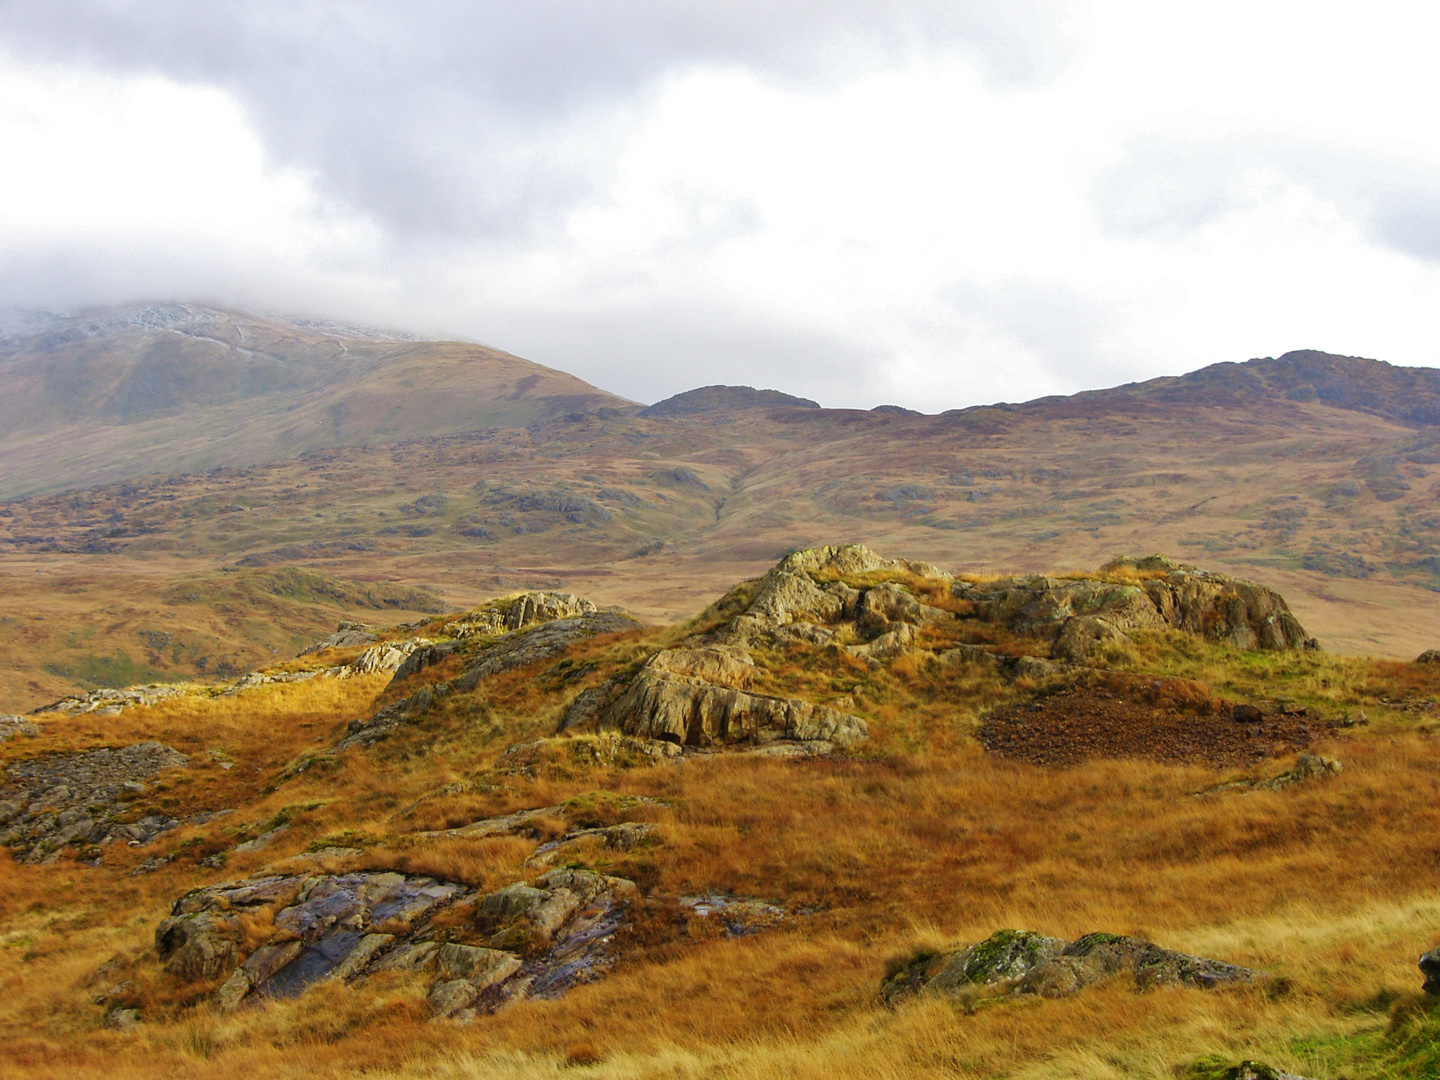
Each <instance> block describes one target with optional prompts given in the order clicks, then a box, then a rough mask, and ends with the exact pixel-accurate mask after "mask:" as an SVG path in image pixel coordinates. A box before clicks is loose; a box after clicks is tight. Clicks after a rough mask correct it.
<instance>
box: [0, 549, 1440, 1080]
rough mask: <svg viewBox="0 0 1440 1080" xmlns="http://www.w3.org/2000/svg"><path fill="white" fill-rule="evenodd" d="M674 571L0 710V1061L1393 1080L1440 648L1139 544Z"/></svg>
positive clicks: (1416, 1049)
mask: <svg viewBox="0 0 1440 1080" xmlns="http://www.w3.org/2000/svg"><path fill="white" fill-rule="evenodd" d="M956 569H963V568H958V567H957V568H956ZM711 599H712V602H711V603H710V604H709V605H708V606H706V607H705V609H704V610H703V611H701V612H700V613H699V614H695V615H692V616H691V617H689V618H687V619H685V620H682V621H681V622H679V623H676V624H673V625H655V624H645V623H642V622H640V621H637V620H634V619H632V618H631V617H630V616H628V615H627V614H626V613H624V612H621V611H617V610H613V609H611V610H606V609H603V608H601V607H599V606H598V605H596V604H594V603H593V602H591V601H589V600H588V599H586V598H584V597H582V596H577V595H573V594H562V593H554V592H531V593H525V594H518V595H511V596H507V597H500V598H496V599H492V600H489V601H486V602H485V603H482V604H478V605H476V606H474V607H473V608H471V609H468V610H464V611H455V612H449V613H445V614H441V615H434V616H429V617H425V618H422V619H420V620H418V621H412V622H408V623H404V624H401V625H396V626H389V627H385V626H375V627H371V628H370V629H368V630H366V629H361V628H357V627H353V626H347V627H344V628H342V629H341V630H340V631H339V632H337V633H336V634H334V635H333V636H331V637H328V638H326V639H324V640H322V641H320V642H317V643H316V646H315V647H314V648H311V649H308V650H306V651H305V652H304V653H302V654H301V655H300V656H298V657H296V658H293V659H287V660H284V661H280V662H275V663H271V664H268V665H266V666H265V667H264V668H263V669H262V670H260V671H257V672H253V673H251V674H249V675H246V676H245V677H243V678H235V677H233V676H232V677H229V678H226V679H222V680H206V681H202V682H197V683H192V684H185V685H179V686H172V687H168V688H156V687H143V688H137V689H135V690H133V691H131V692H130V693H129V694H128V696H126V695H116V694H113V693H112V694H108V695H107V694H94V695H90V696H88V697H85V698H76V699H72V700H69V701H63V702H59V703H57V704H56V705H54V706H52V707H51V708H49V709H47V710H45V711H43V712H40V713H38V714H36V715H34V716H31V717H27V718H7V719H5V720H0V843H3V844H4V845H5V846H6V847H7V848H8V850H9V853H10V856H11V859H10V860H9V861H3V862H0V942H3V943H4V948H3V949H0V980H3V983H4V985H5V986H6V987H7V989H8V992H7V994H6V995H4V997H3V1001H0V1036H3V1039H4V1044H5V1052H4V1054H5V1061H6V1074H7V1075H13V1076H16V1077H25V1078H30V1077H54V1076H60V1075H64V1076H67V1077H90V1076H96V1077H99V1076H104V1077H132V1076H133V1077H139V1076H153V1075H162V1074H163V1075H183V1076H190V1077H195V1078H197V1080H199V1078H206V1077H222V1076H230V1075H234V1074H236V1073H237V1072H240V1073H248V1074H252V1075H264V1076H273V1077H291V1076H295V1077H298V1076H306V1077H313V1076H321V1077H329V1076H335V1077H340V1076H352V1075H355V1074H356V1073H358V1072H364V1073H365V1074H366V1075H373V1076H379V1077H390V1078H397V1080H398V1078H401V1077H417V1078H418V1077H447V1078H457V1080H458V1078H460V1077H479V1076H485V1077H497V1076H498V1077H517V1078H519V1077H535V1076H552V1075H555V1076H558V1075H582V1074H584V1075H590V1074H594V1075H602V1076H614V1077H637V1078H639V1077H643V1078H651V1077H657V1078H658V1077H662V1076H676V1075H680V1076H706V1075H744V1076H747V1077H759V1078H762V1080H764V1078H768V1077H789V1078H795V1077H799V1078H809V1077H816V1078H818V1077H826V1078H829V1080H835V1078H841V1080H844V1078H849V1077H866V1078H869V1077H874V1076H877V1075H878V1076H909V1075H921V1074H923V1075H934V1074H944V1075H953V1076H959V1077H963V1078H976V1080H978V1078H980V1077H993V1076H1000V1075H1003V1076H1009V1077H1015V1078H1017V1080H1039V1078H1042V1077H1055V1076H1064V1077H1072V1078H1075V1080H1121V1078H1129V1077H1137V1078H1138V1077H1146V1078H1153V1077H1178V1078H1181V1080H1243V1078H1247V1077H1249V1078H1264V1077H1274V1076H1280V1075H1286V1074H1288V1075H1293V1076H1301V1077H1309V1078H1312V1080H1338V1078H1340V1077H1351V1078H1354V1080H1381V1078H1388V1077H1422V1076H1430V1075H1433V1068H1434V1066H1435V1065H1436V1063H1437V1060H1440V1059H1437V1053H1440V1050H1437V1048H1440V1004H1437V1003H1436V998H1435V997H1434V996H1433V995H1427V994H1425V993H1423V992H1422V990H1421V974H1422V973H1421V972H1420V971H1419V970H1418V969H1417V967H1416V962H1417V959H1418V958H1419V957H1420V955H1421V954H1422V953H1423V952H1425V950H1427V949H1430V948H1432V947H1433V946H1434V945H1435V943H1436V926H1437V921H1436V920H1437V917H1440V909H1437V907H1436V903H1435V896H1434V882H1433V877H1434V864H1435V855H1436V852H1435V842H1434V834H1435V829H1436V827H1437V825H1440V821H1437V807H1440V801H1437V799H1436V797H1435V796H1436V787H1435V779H1434V778H1435V774H1436V766H1437V764H1440V751H1437V743H1436V739H1435V734H1436V731H1435V723H1434V721H1433V719H1432V718H1431V714H1432V710H1433V706H1434V702H1435V700H1436V698H1437V696H1440V665H1436V664H1433V663H1426V664H1418V663H1417V664H1400V663H1394V662H1388V661H1380V660H1374V659H1370V658H1349V659H1347V658H1339V657H1335V656H1333V655H1329V654H1326V653H1324V652H1322V651H1320V650H1317V649H1316V648H1314V643H1313V641H1312V640H1311V639H1310V635H1309V631H1310V628H1309V627H1306V626H1304V625H1302V623H1301V622H1300V621H1299V620H1297V619H1296V617H1295V613H1294V612H1292V611H1291V609H1290V607H1289V605H1288V604H1287V602H1286V600H1285V598H1284V597H1283V596H1281V595H1279V594H1277V593H1276V592H1274V591H1273V590H1270V589H1267V588H1265V587H1264V586H1261V585H1257V584H1255V583H1252V582H1247V581H1244V580H1239V579H1235V578H1231V577H1228V576H1226V575H1223V574H1217V573H1214V572H1213V571H1210V570H1206V569H1202V568H1200V567H1196V566H1193V565H1187V564H1184V563H1178V562H1176V561H1174V560H1170V559H1166V558H1163V557H1147V558H1127V559H1118V560H1114V561H1112V562H1110V563H1108V564H1107V565H1105V566H1102V567H1099V568H1098V569H1095V568H1092V569H1090V570H1088V571H1086V572H1085V573H1077V574H1070V575H1051V576H1038V577H1037V576H1019V577H1009V578H997V577H996V576H994V575H986V574H974V573H968V572H961V573H951V572H948V571H946V570H944V569H942V568H940V567H937V566H934V565H930V564H928V563H925V562H921V561H916V560H907V559H894V558H887V557H884V556H882V555H879V554H877V553H875V552H873V551H870V550H868V549H866V548H863V547H855V546H850V547H835V546H828V547H824V548H817V549H811V550H807V551H802V552H796V553H793V554H791V555H789V556H787V557H786V558H785V559H783V560H781V561H780V562H778V563H777V564H775V565H774V566H772V567H770V568H769V569H768V570H767V571H766V572H765V573H764V574H763V575H762V576H760V577H757V578H751V579H748V580H744V581H739V582H735V583H733V584H732V587H730V588H728V589H727V590H725V591H724V592H723V594H722V595H717V596H714V597H712V598H711ZM1435 960H1436V961H1437V963H1435V965H1434V966H1435V968H1436V971H1435V972H1434V974H1436V975H1440V957H1436V958H1435ZM1427 970H1428V969H1427ZM1245 1062H1249V1063H1250V1064H1249V1065H1245V1064H1243V1063H1245ZM1259 1063H1263V1064H1259ZM1247 1069H1248V1070H1249V1071H1247ZM1276 1070H1283V1073H1282V1072H1278V1071H1276Z"/></svg>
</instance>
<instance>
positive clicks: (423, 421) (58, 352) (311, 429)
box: [0, 304, 630, 498]
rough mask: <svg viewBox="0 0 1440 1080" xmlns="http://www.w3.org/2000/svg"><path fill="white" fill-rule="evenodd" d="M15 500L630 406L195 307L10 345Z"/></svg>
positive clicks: (4, 415)
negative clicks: (140, 478)
mask: <svg viewBox="0 0 1440 1080" xmlns="http://www.w3.org/2000/svg"><path fill="white" fill-rule="evenodd" d="M0 387H3V391H4V392H3V393H0V431H3V433H4V434H3V436H0V498H5V497H13V496H16V495H24V494H30V493H34V492H38V491H46V490H54V489H57V488H68V487H79V486H87V485H93V484H97V483H104V482H107V481H113V480H123V479H129V478H132V477H136V476H143V475H150V474H154V473H157V472H194V471H197V470H203V469H209V468H214V467H216V466H236V465H251V464H255V463H258V462H265V461H274V460H279V459H285V458H293V457H295V456H297V455H299V454H302V453H304V452H306V451H310V450H314V449H317V448H320V447H327V446H342V445H350V444H356V443H390V442H395V441H399V440H404V439H414V438H419V437H424V436H433V435H443V434H450V433H453V432H460V431H471V430H475V429H480V428H488V427H523V426H524V425H526V424H529V423H533V422H535V421H536V420H542V419H546V418H549V417H553V416H557V415H563V414H564V413H566V412H568V411H572V410H575V409H592V410H593V409H596V408H603V407H606V406H611V407H621V408H628V407H630V403H629V402H626V401H624V400H623V399H620V398H616V397H614V396H613V395H610V394H606V393H604V392H602V391H600V390H597V389H595V388H594V387H593V386H590V385H588V384H586V383H584V382H581V381H580V380H579V379H576V378H574V377H573V376H570V375H566V374H564V373H563V372H559V371H554V370H551V369H549V368H544V367H541V366H540V365H538V364H532V363H530V362H528V361H525V360H521V359H520V358H519V357H515V356H511V355H509V354H508V353H503V352H500V351H498V350H496V349H489V348H486V347H484V346H481V345H472V344H467V343H463V342H423V341H417V340H414V339H413V338H410V337H407V336H404V335H398V334H390V333H385V332H380V331H373V330H366V329H362V328H357V327H349V326H340V325H336V324H329V323H323V322H319V321H314V320H293V319H284V318H279V317H266V316H257V315H250V314H245V313H241V312H233V311H224V310H220V309H216V308H210V307H203V306H197V305H188V304H159V305H148V306H132V307H126V308H119V309H113V310H95V311H86V312H81V313H79V314H77V315H71V316H64V317H57V318H52V319H49V320H44V321H41V322H36V321H35V320H31V321H30V322H28V323H26V324H25V325H24V326H23V327H22V328H21V329H20V330H18V331H12V332H11V333H10V334H9V335H7V336H4V337H0Z"/></svg>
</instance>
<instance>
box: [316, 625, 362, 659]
mask: <svg viewBox="0 0 1440 1080" xmlns="http://www.w3.org/2000/svg"><path fill="white" fill-rule="evenodd" d="M377 640H378V635H377V634H376V633H375V628H374V627H373V626H367V625H366V624H365V623H358V622H342V623H341V624H340V625H339V626H337V627H336V628H335V633H333V634H331V635H330V636H329V637H323V638H321V639H320V640H319V641H317V642H315V644H313V645H308V646H306V647H305V648H303V649H301V650H300V654H299V655H301V656H309V655H311V654H312V653H318V652H324V651H325V650H326V649H353V648H354V647H355V646H357V645H373V644H374V643H375V642H376V641H377Z"/></svg>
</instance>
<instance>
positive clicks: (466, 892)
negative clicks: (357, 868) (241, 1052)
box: [155, 868, 638, 1020]
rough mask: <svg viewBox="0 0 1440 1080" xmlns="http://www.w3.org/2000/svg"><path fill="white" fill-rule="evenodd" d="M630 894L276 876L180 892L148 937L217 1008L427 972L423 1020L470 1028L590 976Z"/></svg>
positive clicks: (608, 955)
mask: <svg viewBox="0 0 1440 1080" xmlns="http://www.w3.org/2000/svg"><path fill="white" fill-rule="evenodd" d="M637 895H638V893H637V890H636V887H635V885H634V883H633V882H630V881H627V880H625V879H623V878H617V877H607V876H605V875H602V874H597V873H593V872H591V871H588V870H575V869H569V868H565V869H555V870H551V871H549V872H547V873H545V874H542V875H541V876H540V877H538V878H537V879H535V880H534V882H530V883H527V882H516V883H514V884H512V885H508V886H506V887H505V888H503V889H500V890H497V891H496V892H493V893H490V894H488V895H484V896H481V895H479V894H477V893H476V892H475V891H474V890H472V889H467V888H466V887H464V886H462V885H459V884H456V883H454V882H444V881H437V880H435V879H434V878H429V877H420V876H412V875H406V874H400V873H392V872H375V871H365V872H358V873H351V874H333V875H323V876H306V875H302V874H291V875H276V876H270V877H260V878H252V879H250V880H248V881H235V882H226V883H222V884H218V885H210V886H207V887H205V888H202V889H196V890H194V891H193V892H190V893H187V894H186V895H185V896H183V897H181V898H180V899H179V900H177V901H176V902H175V905H174V907H173V908H172V910H171V913H170V915H169V917H167V918H166V919H164V920H163V921H162V922H161V923H160V924H159V926H158V927H156V930H155V950H156V954H157V955H158V957H159V958H160V960H161V961H162V962H163V963H164V965H165V970H166V971H167V972H168V973H169V974H170V975H172V976H174V977H175V978H177V979H181V980H184V981H187V982H198V981H212V982H213V981H215V980H219V979H221V978H222V977H223V978H224V982H223V984H222V985H221V986H220V988H219V990H217V991H216V993H215V1000H216V1003H217V1004H218V1005H220V1007H221V1008H223V1009H234V1008H236V1007H238V1006H240V1005H241V1004H243V1003H244V1002H246V1001H247V1000H251V999H255V998H287V997H294V996H295V995H297V994H299V993H301V992H303V991H304V990H305V989H307V988H308V987H310V986H312V985H314V984H315V983H317V982H319V981H321V980H324V979H335V980H342V981H354V980H359V979H363V978H365V977H367V976H368V975H371V974H374V973H375V972H379V971H391V970H395V971H418V972H425V973H429V974H430V975H431V976H432V981H431V985H430V989H429V991H428V998H429V1003H430V1007H431V1011H432V1013H433V1014H434V1015H435V1016H437V1017H448V1018H454V1019H460V1020H466V1019H471V1018H473V1017H475V1016H476V1015H479V1014H480V1013H484V1012H493V1011H494V1010H495V1009H497V1008H499V1007H501V1006H502V1005H504V1004H506V1003H507V1002H510V1001H514V1000H517V999H519V998H525V997H530V998H550V997H558V996H559V995H560V994H563V993H564V992H565V991H566V990H568V989H569V988H570V987H572V986H575V985H577V984H579V983H583V982H589V981H592V980H594V979H597V978H600V977H601V976H602V975H603V974H604V973H605V972H606V971H607V970H608V969H609V967H610V966H611V964H612V963H613V962H614V957H613V955H612V946H613V942H614V935H615V932H616V930H618V929H619V928H620V926H621V924H622V922H623V920H624V917H625V912H626V907H627V905H628V904H629V903H630V902H631V901H632V900H633V899H634V898H635V897H636V896H637ZM461 903H464V904H468V905H473V906H474V908H475V916H474V920H473V922H471V923H470V924H469V925H468V927H462V928H459V929H463V930H464V931H465V935H466V936H468V940H467V941H464V942H459V941H454V940H447V936H451V937H453V935H454V934H455V931H456V929H457V928H456V927H453V926H452V927H447V929H446V931H445V932H444V933H441V932H440V930H439V929H438V928H437V927H436V925H435V916H436V914H438V913H439V912H440V911H441V910H442V909H444V908H448V907H450V906H452V905H455V904H461ZM266 916H268V917H269V920H270V921H272V922H273V925H274V931H273V932H272V934H271V936H270V938H269V939H268V940H267V941H265V942H263V943H262V944H261V945H260V946H259V947H258V948H254V949H253V950H251V951H250V952H249V953H248V955H247V954H246V952H245V941H246V927H247V924H248V925H249V926H254V925H257V924H261V925H263V923H264V922H265V921H266V920H265V917H266ZM227 973H228V975H227Z"/></svg>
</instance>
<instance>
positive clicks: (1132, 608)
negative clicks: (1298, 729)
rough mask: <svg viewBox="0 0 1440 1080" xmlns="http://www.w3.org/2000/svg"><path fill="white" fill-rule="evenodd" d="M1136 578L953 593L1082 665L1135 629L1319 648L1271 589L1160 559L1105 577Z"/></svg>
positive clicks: (985, 586)
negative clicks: (1045, 640)
mask: <svg viewBox="0 0 1440 1080" xmlns="http://www.w3.org/2000/svg"><path fill="white" fill-rule="evenodd" d="M1126 572H1129V573H1131V574H1133V575H1134V576H1135V577H1136V578H1137V581H1136V583H1133V584H1131V583H1125V582H1116V581H1113V580H1112V581H1103V580H1089V579H1085V580H1067V579H1063V578H1054V577H1047V576H1044V575H1034V576H1030V577H1013V578H998V579H996V580H993V581H985V582H980V583H971V582H965V581H957V582H956V583H955V584H954V586H953V587H952V590H951V591H952V595H954V596H955V597H956V598H957V599H963V600H967V601H969V602H970V603H971V604H973V605H974V613H975V615H976V616H977V617H979V618H981V619H984V620H986V621H988V622H995V623H1001V624H1003V625H1004V626H1006V627H1007V628H1009V629H1010V630H1012V631H1013V632H1015V633H1019V634H1027V635H1030V636H1035V637H1041V638H1049V639H1050V640H1051V641H1052V643H1053V649H1054V654H1055V655H1056V656H1057V657H1059V658H1061V659H1066V660H1082V659H1084V658H1085V657H1087V656H1089V655H1090V653H1091V652H1093V651H1094V650H1095V649H1096V648H1098V647H1100V646H1102V645H1105V644H1108V643H1123V642H1126V641H1128V640H1129V638H1128V637H1127V632H1128V631H1132V630H1157V629H1174V630H1184V631H1186V632H1188V633H1191V634H1194V635H1196V636H1197V637H1202V638H1204V639H1205V640H1207V641H1213V642H1216V643H1219V644H1225V645H1231V646H1233V647H1235V648H1237V649H1270V650H1281V649H1314V648H1318V647H1319V646H1318V644H1317V643H1316V641H1315V639H1314V638H1312V637H1310V636H1309V635H1308V634H1307V633H1306V632H1305V628H1304V627H1303V626H1301V625H1300V622H1299V620H1298V619H1296V618H1295V616H1294V615H1293V614H1292V613H1291V611H1290V606H1289V605H1288V604H1287V603H1286V602H1285V598H1284V597H1283V596H1281V595H1280V594H1279V593H1277V592H1275V591H1274V590H1273V589H1268V588H1266V587H1265V586H1263V585H1256V584H1255V583H1253V582H1249V581H1242V580H1240V579H1239V578H1232V577H1228V576H1226V575H1224V574H1216V573H1211V572H1210V571H1207V570H1201V569H1200V568H1198V567H1194V566H1187V565H1184V564H1182V563H1175V562H1172V561H1171V560H1169V559H1167V558H1165V557H1164V556H1162V555H1153V556H1150V557H1149V558H1145V559H1133V558H1121V559H1115V560H1113V561H1112V562H1110V563H1107V564H1106V565H1105V566H1103V567H1101V569H1100V573H1101V574H1111V575H1115V574H1119V573H1126Z"/></svg>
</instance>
